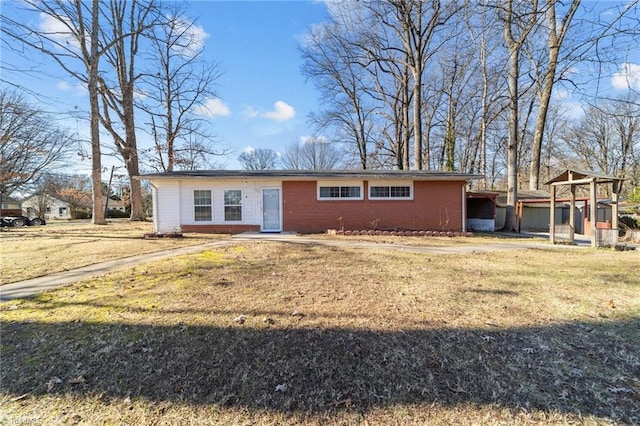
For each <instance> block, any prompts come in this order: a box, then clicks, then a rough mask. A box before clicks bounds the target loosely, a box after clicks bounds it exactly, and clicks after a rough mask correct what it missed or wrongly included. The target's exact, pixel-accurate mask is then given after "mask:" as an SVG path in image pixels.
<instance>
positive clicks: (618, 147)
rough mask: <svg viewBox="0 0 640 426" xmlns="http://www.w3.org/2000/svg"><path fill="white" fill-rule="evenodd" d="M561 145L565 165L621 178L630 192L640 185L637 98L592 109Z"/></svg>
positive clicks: (603, 104)
mask: <svg viewBox="0 0 640 426" xmlns="http://www.w3.org/2000/svg"><path fill="white" fill-rule="evenodd" d="M562 142H563V146H562V147H561V148H560V150H561V152H563V153H564V154H563V155H562V156H561V159H562V160H563V164H562V165H563V166H567V165H574V167H581V168H583V169H587V170H595V171H599V172H602V173H605V174H608V175H615V176H620V177H622V178H624V179H625V183H626V185H627V186H628V188H629V190H631V189H632V188H633V187H635V186H639V185H640V104H639V103H638V102H637V101H636V100H635V98H627V99H619V100H612V101H608V102H605V103H602V104H600V105H597V106H596V105H593V106H591V107H590V108H589V109H588V110H587V111H586V113H585V117H584V118H583V119H582V120H580V121H579V122H578V123H576V124H574V125H573V126H570V127H569V129H568V130H567V131H566V132H565V133H564V134H563V135H562Z"/></svg>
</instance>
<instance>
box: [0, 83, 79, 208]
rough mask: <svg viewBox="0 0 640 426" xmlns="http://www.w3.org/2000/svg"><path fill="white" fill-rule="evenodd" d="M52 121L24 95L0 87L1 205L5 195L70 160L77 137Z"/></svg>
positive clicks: (29, 184) (24, 186)
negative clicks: (27, 100) (24, 97)
mask: <svg viewBox="0 0 640 426" xmlns="http://www.w3.org/2000/svg"><path fill="white" fill-rule="evenodd" d="M52 122H54V120H52V119H51V117H50V116H48V115H47V114H45V113H43V112H42V111H40V110H38V109H37V108H35V107H33V106H31V105H29V104H28V103H27V102H25V100H24V99H23V98H22V96H21V95H19V94H17V93H16V92H11V91H7V90H5V89H2V90H0V204H1V202H2V200H1V197H2V195H4V194H6V195H10V194H11V193H12V192H14V191H15V190H17V189H21V190H23V191H24V190H28V189H29V187H30V186H32V185H33V184H36V183H37V182H38V181H39V180H40V178H41V177H43V176H44V175H45V174H46V173H48V172H51V171H53V170H55V169H56V168H59V167H62V166H63V165H65V164H66V161H68V157H67V156H68V154H69V153H70V150H71V149H72V148H73V141H74V138H73V136H72V135H71V134H70V133H69V132H68V131H66V130H63V129H59V128H58V127H57V126H55V125H52V124H51V123H52Z"/></svg>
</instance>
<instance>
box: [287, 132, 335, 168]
mask: <svg viewBox="0 0 640 426" xmlns="http://www.w3.org/2000/svg"><path fill="white" fill-rule="evenodd" d="M341 160H342V153H341V152H340V151H338V150H337V149H336V147H335V145H334V144H332V143H331V142H329V141H327V140H325V139H324V138H320V137H318V136H311V137H308V138H306V139H305V140H304V141H303V142H297V141H296V142H293V143H291V144H290V145H289V146H287V148H286V149H285V151H284V152H283V153H282V158H281V159H280V161H281V163H282V167H283V168H285V169H289V170H331V169H335V168H337V167H339V165H340V163H341Z"/></svg>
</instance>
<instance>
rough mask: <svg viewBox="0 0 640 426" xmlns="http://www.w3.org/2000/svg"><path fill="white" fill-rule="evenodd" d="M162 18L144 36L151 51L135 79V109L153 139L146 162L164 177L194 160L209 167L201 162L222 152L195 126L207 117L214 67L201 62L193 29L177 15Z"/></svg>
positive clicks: (215, 75)
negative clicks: (137, 92) (137, 88)
mask: <svg viewBox="0 0 640 426" xmlns="http://www.w3.org/2000/svg"><path fill="white" fill-rule="evenodd" d="M163 15H164V16H163V17H161V19H162V22H161V23H160V24H159V25H154V26H153V27H152V28H151V31H150V35H149V37H150V39H151V44H152V46H153V48H152V50H151V53H150V54H149V55H148V58H147V62H148V63H149V68H148V70H146V72H145V73H144V75H143V76H142V78H141V83H142V84H141V86H142V90H143V92H144V97H142V100H141V102H139V105H140V107H141V108H142V109H143V110H144V111H145V112H146V113H147V114H148V116H149V121H150V122H149V126H150V128H151V135H152V136H153V142H154V149H152V150H149V151H147V153H148V154H150V155H148V157H149V161H150V162H151V163H152V164H153V166H154V168H155V169H156V170H159V171H164V172H170V171H173V170H174V168H176V167H177V168H187V169H191V168H193V167H194V164H195V162H196V159H199V160H198V161H202V160H204V162H205V163H206V162H209V161H210V160H208V158H207V157H209V156H220V155H224V154H226V150H225V149H224V148H222V147H220V146H214V145H215V144H214V142H215V138H213V137H212V136H211V135H210V134H208V133H207V132H205V131H203V126H201V125H200V124H201V121H202V117H203V116H205V117H206V116H207V115H208V114H209V113H210V111H209V110H208V107H207V102H214V101H215V97H216V94H215V92H214V91H213V89H214V86H215V84H216V81H217V80H218V79H219V77H220V75H221V72H220V71H219V67H218V65H217V64H216V63H212V62H206V61H204V60H203V49H204V44H203V43H202V40H200V39H199V38H198V37H197V32H198V31H197V30H198V28H196V24H195V23H194V22H193V21H191V20H190V19H189V18H188V17H186V16H185V14H184V12H183V11H182V10H180V9H174V10H169V11H167V12H166V13H164V14H163ZM198 114H199V115H198ZM196 141H197V143H196Z"/></svg>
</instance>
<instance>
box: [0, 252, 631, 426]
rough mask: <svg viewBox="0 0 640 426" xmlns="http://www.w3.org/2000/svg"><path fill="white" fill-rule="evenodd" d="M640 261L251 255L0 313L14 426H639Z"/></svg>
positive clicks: (116, 280)
mask: <svg viewBox="0 0 640 426" xmlns="http://www.w3.org/2000/svg"><path fill="white" fill-rule="evenodd" d="M638 266H640V253H638V252H633V251H631V252H615V251H609V250H595V249H591V248H584V249H574V250H566V249H565V250H558V249H554V248H552V247H549V248H548V249H547V248H544V249H536V250H531V249H530V250H522V249H513V250H505V251H499V252H490V253H472V254H452V255H430V254H415V253H407V252H402V251H397V250H396V251H390V250H374V251H369V250H361V249H360V250H355V249H345V248H338V247H325V246H316V245H298V244H290V243H274V242H237V243H235V244H234V245H230V246H227V247H224V248H220V249H216V250H208V251H204V252H202V253H200V254H197V255H190V256H181V257H176V258H173V259H171V260H165V261H161V262H157V263H154V264H145V265H142V266H139V267H136V268H135V269H131V270H126V271H120V272H116V273H112V274H108V275H105V276H102V277H99V278H96V279H94V280H90V281H85V282H81V283H78V284H75V285H72V286H69V287H65V288H62V289H59V290H57V291H54V292H50V293H46V294H42V295H39V296H37V297H35V298H32V299H24V300H14V301H10V302H4V303H1V304H0V320H1V324H2V342H1V343H2V380H1V389H0V390H1V393H0V405H1V406H2V407H3V408H2V411H0V423H2V424H3V423H9V424H11V423H12V422H21V424H25V423H26V424H28V422H32V423H34V424H73V423H77V424H91V425H94V424H97V425H100V424H105V425H110V424H118V425H119V424H132V425H133V424H143V425H144V424H175V425H182V424H193V425H202V424H300V423H307V424H385V425H386V424H436V425H438V424H442V425H448V424H487V425H493V424H531V423H534V424H536V423H537V424H550V423H551V424H554V423H555V424H625V423H627V424H637V423H639V422H640V277H639V275H638V272H637V270H638Z"/></svg>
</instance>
